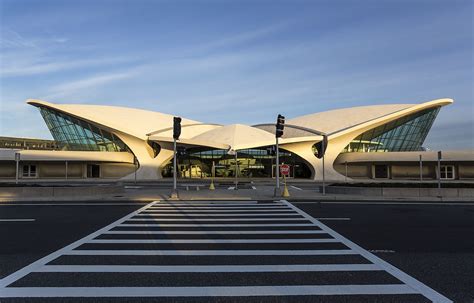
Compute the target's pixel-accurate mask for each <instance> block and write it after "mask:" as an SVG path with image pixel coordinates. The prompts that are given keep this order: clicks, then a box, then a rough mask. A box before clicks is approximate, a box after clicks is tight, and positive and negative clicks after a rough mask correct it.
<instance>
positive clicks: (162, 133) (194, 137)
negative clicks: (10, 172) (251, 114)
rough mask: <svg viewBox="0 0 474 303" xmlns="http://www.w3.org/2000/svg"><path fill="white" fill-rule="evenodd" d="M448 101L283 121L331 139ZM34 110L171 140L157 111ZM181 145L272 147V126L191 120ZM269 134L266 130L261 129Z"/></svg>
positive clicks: (167, 122)
mask: <svg viewBox="0 0 474 303" xmlns="http://www.w3.org/2000/svg"><path fill="white" fill-rule="evenodd" d="M452 102H453V100H452V99H438V100H433V101H429V102H425V103H421V104H390V105H375V106H360V107H353V108H343V109H336V110H331V111H327V112H321V113H314V114H309V115H305V116H300V117H296V118H292V119H289V120H287V122H286V123H287V124H293V125H297V126H301V127H305V128H308V129H314V130H317V131H321V132H324V133H327V134H329V135H330V137H333V136H339V135H342V134H344V133H345V132H349V131H354V130H357V129H359V128H362V127H367V126H370V125H371V124H374V125H376V124H380V123H387V122H388V121H391V120H394V119H398V118H399V117H401V116H405V115H409V114H411V113H414V112H417V111H420V110H424V109H427V108H432V107H438V106H443V105H447V104H450V103H452ZM28 103H29V104H31V105H34V106H39V107H41V106H44V107H49V108H52V109H56V110H59V111H62V112H64V113H67V114H70V115H73V116H76V117H79V118H81V119H85V120H88V121H91V122H93V123H96V124H100V125H102V126H104V127H105V128H109V129H114V130H117V131H120V132H123V133H127V134H130V135H133V136H135V137H138V138H141V139H144V140H145V139H147V138H148V139H150V140H155V141H166V142H169V141H170V140H171V141H172V126H173V116H172V115H168V114H163V113H159V112H152V111H147V110H142V109H134V108H127V107H117V106H103V105H78V104H53V103H49V102H46V101H41V100H33V99H30V100H28ZM181 123H182V125H183V127H182V134H181V137H180V139H181V141H182V143H186V144H194V145H206V146H213V147H216V148H226V147H229V148H232V149H245V148H252V147H258V146H265V145H271V144H274V141H275V137H274V134H272V132H271V131H272V130H274V126H272V125H271V124H267V125H262V126H257V127H252V126H247V125H242V124H232V125H227V126H220V125H215V124H205V123H200V122H197V121H194V120H189V119H184V118H183V120H182V122H181ZM265 129H267V130H265ZM320 139H321V138H320V136H315V135H313V134H311V133H308V132H301V131H300V132H295V131H294V130H293V131H292V129H291V128H289V127H288V128H285V137H284V138H282V140H281V143H282V144H285V143H292V142H302V141H312V140H320Z"/></svg>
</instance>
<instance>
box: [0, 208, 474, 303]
mask: <svg viewBox="0 0 474 303" xmlns="http://www.w3.org/2000/svg"><path fill="white" fill-rule="evenodd" d="M21 204H22V205H19V203H10V204H9V205H5V204H3V205H1V206H0V241H1V243H2V245H1V246H0V260H1V262H0V264H1V266H0V278H5V277H7V276H8V275H10V274H12V273H13V272H15V271H17V270H19V269H21V268H24V267H25V266H28V265H29V264H31V263H32V262H34V261H35V260H38V259H40V258H42V257H44V256H47V255H49V254H51V253H53V252H54V251H56V250H58V249H61V248H63V247H65V246H67V245H68V244H70V243H72V242H74V241H76V240H79V239H81V238H83V237H85V236H87V235H90V234H91V233H93V232H96V231H97V230H99V229H101V228H103V227H104V226H106V225H108V224H111V223H112V222H114V221H116V220H118V219H120V218H122V217H124V216H126V215H127V214H130V213H131V212H133V211H136V210H138V209H139V208H141V207H143V206H144V205H145V204H143V203H135V202H123V203H110V204H103V203H98V202H94V201H91V202H90V203H64V205H60V204H61V203H58V202H55V203H54V205H53V204H43V205H39V203H34V204H35V205H28V203H26V202H22V203H21ZM32 204H33V203H32ZM293 204H294V205H295V206H296V207H298V208H299V209H301V210H303V211H304V212H306V213H307V214H309V215H311V216H312V217H314V218H318V220H319V222H322V223H323V224H325V225H327V226H329V227H330V228H332V229H334V230H335V231H336V232H337V233H339V234H341V235H342V236H343V237H345V238H346V239H349V240H350V241H352V242H354V243H356V244H358V245H360V246H361V247H362V248H364V249H365V250H367V251H370V252H372V253H374V254H375V255H376V256H378V257H380V258H381V259H383V260H385V261H387V262H389V263H390V264H392V265H394V266H396V267H397V268H398V269H400V270H401V271H403V272H405V273H407V274H408V275H410V276H411V277H413V278H415V279H417V280H419V281H420V282H422V283H424V284H426V285H427V286H428V287H429V288H431V289H433V290H435V291H437V292H439V293H441V294H442V295H444V296H446V297H448V298H449V299H451V300H454V301H455V302H470V303H471V302H473V301H474V237H473V235H474V206H472V205H435V204H411V205H410V204H406V203H400V204H396V203H394V204H383V205H377V204H373V203H370V204H364V203H335V202H327V203H325V202H323V203H310V202H301V203H298V202H297V201H294V203H293ZM268 213H269V214H276V213H278V212H272V211H269V212H268ZM135 218H139V217H135ZM142 218H143V217H142ZM145 218H146V217H145ZM186 218H188V217H186ZM219 218H220V219H221V220H225V221H224V222H222V223H224V224H242V223H243V224H252V223H258V222H259V221H255V220H254V221H249V220H250V219H258V218H260V217H258V216H253V217H248V218H247V219H245V220H247V221H242V219H240V220H241V221H237V220H236V219H237V218H238V217H237V216H235V217H229V216H228V217H212V218H209V217H206V216H204V217H201V219H207V220H208V221H202V222H201V223H210V224H216V223H219V222H217V221H216V219H219ZM295 218H296V217H295V216H294V215H289V216H272V217H271V221H269V220H268V218H267V219H266V221H265V222H266V223H272V224H293V223H298V221H297V220H294V221H293V219H295ZM18 219H23V220H22V221H9V220H18ZM167 219H168V220H176V219H177V217H174V216H170V217H168V218H167ZM232 219H234V221H231V220H232ZM6 220H8V221H6ZM131 223H134V224H139V223H148V222H147V221H143V222H142V221H137V222H131ZM171 223H177V222H175V221H171ZM260 223H261V222H260ZM114 229H117V230H118V231H120V230H121V229H122V230H125V229H127V230H133V229H139V228H138V227H137V228H135V227H114ZM215 229H216V228H214V227H212V228H200V229H199V230H201V231H202V230H204V231H205V232H206V233H208V232H209V230H215ZM217 229H218V230H219V232H220V233H221V234H220V235H213V236H212V239H224V240H225V239H227V240H232V239H241V238H242V235H239V234H237V235H236V234H232V233H231V232H232V230H234V229H235V228H234V227H225V226H223V227H219V228H217ZM267 229H273V230H280V231H281V230H283V229H284V230H291V229H298V230H302V229H308V230H312V229H313V228H312V227H270V228H267ZM316 229H319V227H318V228H316ZM147 230H153V227H147ZM171 230H174V231H179V230H183V228H182V227H172V228H171ZM239 230H247V231H252V230H255V227H240V228H239ZM229 231H230V232H229ZM127 237H128V236H125V237H124V235H122V234H118V235H115V234H98V235H97V238H96V239H99V240H102V241H103V240H106V241H107V240H112V242H113V241H114V240H118V241H116V242H120V240H121V239H128V238H127ZM203 237H204V239H207V238H208V237H210V236H209V235H207V234H206V235H205V236H202V235H194V236H193V235H186V236H183V235H179V234H178V235H171V236H170V235H166V236H164V237H160V236H159V235H156V236H155V235H153V236H150V235H149V234H145V235H134V237H133V239H138V240H146V241H148V240H153V241H155V240H156V239H158V240H159V239H162V240H163V239H164V240H166V239H171V240H173V241H174V242H173V243H167V244H166V243H165V244H157V243H111V244H103V243H100V241H99V243H83V244H81V246H80V248H81V249H84V250H91V251H95V250H100V249H101V247H103V245H108V246H109V247H108V249H114V250H123V249H128V250H130V249H131V250H149V249H162V250H169V251H172V250H175V249H178V248H179V249H184V250H188V249H193V250H203V249H214V250H222V251H227V250H240V249H245V250H252V249H253V250H269V249H272V250H286V251H291V250H302V249H329V250H333V249H341V248H344V247H343V246H344V245H342V244H341V243H330V242H329V243H318V242H317V241H318V240H316V241H313V242H314V243H298V242H299V241H298V240H299V239H303V238H304V239H306V238H310V239H311V240H312V239H323V240H324V239H326V238H328V237H329V236H327V235H326V234H317V233H316V234H311V235H309V237H308V235H302V234H289V235H281V234H276V235H266V236H265V238H268V239H292V240H293V241H296V242H297V243H277V244H275V243H268V244H262V243H251V242H252V241H247V242H248V243H219V244H216V243H192V244H188V243H179V240H183V239H191V240H192V239H202V238H203ZM245 238H246V239H247V240H257V241H259V240H258V239H260V238H261V237H259V236H258V235H252V234H246V235H245ZM176 240H178V242H176ZM146 241H141V242H146ZM153 241H152V242H153ZM139 242H140V241H139ZM230 242H232V241H230ZM283 242H285V241H283ZM289 263H292V264H309V263H311V264H326V265H331V264H353V263H355V264H366V263H367V260H365V258H364V257H363V256H360V255H346V256H324V255H322V256H321V255H319V256H312V255H308V256H305V255H295V256H291V255H269V256H239V257H235V256H228V255H227V256H226V255H220V256H186V257H185V258H183V256H176V255H175V256H173V255H168V256H155V257H153V258H142V257H137V256H129V255H120V256H114V257H110V256H107V255H105V256H98V255H81V256H75V255H61V256H58V257H57V258H54V259H53V260H52V262H51V263H48V265H70V264H81V265H84V264H88V265H96V264H102V265H104V264H105V265H123V264H135V265H145V266H156V265H158V266H164V265H167V266H170V265H171V266H172V265H178V264H179V265H193V266H194V265H205V266H207V265H226V266H228V265H266V266H268V265H275V264H289ZM226 270H228V269H226ZM395 280H396V279H395ZM395 280H394V277H393V276H391V275H388V274H387V273H386V272H383V271H374V272H372V271H367V272H351V273H350V274H341V273H340V272H312V271H306V272H283V273H274V272H272V273H268V272H251V273H229V272H225V274H224V273H218V272H216V273H212V272H211V273H206V274H202V273H191V274H190V273H172V274H171V273H168V272H167V273H157V272H153V273H147V275H146V277H145V276H144V275H143V273H114V274H112V275H111V274H104V273H101V272H94V273H90V272H87V273H70V272H65V273H57V272H40V273H39V272H32V273H29V274H28V275H26V276H25V277H23V278H21V279H18V281H15V282H14V283H13V285H15V286H18V287H25V286H31V285H34V286H41V287H45V286H46V287H54V286H61V287H64V286H71V287H72V286H76V287H77V286H109V287H117V286H143V287H148V286H157V285H159V286H191V285H192V286H200V287H203V286H208V285H230V286H248V285H250V286H252V285H273V286H274V285H302V284H307V283H309V281H310V282H311V283H316V284H318V285H340V284H343V285H349V284H351V283H352V284H361V285H372V284H379V283H382V284H384V283H385V284H393V283H395V282H394V281H395ZM0 281H1V280H0ZM98 281H100V283H99V282H98ZM96 282H97V283H99V284H97V283H96ZM173 283H174V284H173ZM318 300H319V301H321V302H327V301H328V300H329V301H332V302H374V301H377V302H429V300H427V299H426V298H424V297H421V296H419V295H400V296H396V295H395V296H394V295H391V296H386V295H372V296H365V295H355V296H354V295H353V296H350V297H347V296H324V297H323V299H321V297H315V296H273V295H269V296H266V297H245V296H241V297H234V298H229V297H227V298H222V297H221V298H214V299H213V300H209V298H192V299H189V298H188V299H186V298H175V299H173V302H318ZM4 301H5V302H10V301H11V302H30V301H31V302H77V301H78V299H77V298H76V299H64V298H55V299H52V298H48V299H25V298H22V299H5V298H1V289H0V302H4ZM80 301H84V302H104V301H106V302H112V301H113V302H130V301H133V302H149V301H150V298H148V299H135V300H131V298H126V299H125V298H122V299H120V298H114V299H111V298H100V299H95V298H88V299H81V300H80ZM155 301H156V302H170V301H171V300H170V298H164V299H163V298H162V299H154V300H153V302H155Z"/></svg>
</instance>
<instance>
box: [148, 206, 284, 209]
mask: <svg viewBox="0 0 474 303" xmlns="http://www.w3.org/2000/svg"><path fill="white" fill-rule="evenodd" d="M160 209H164V210H173V209H175V210H200V209H210V210H215V209H216V207H211V206H196V207H189V206H186V207H173V206H162V207H150V208H149V210H160ZM218 209H219V210H220V209H222V210H252V209H263V210H272V209H288V207H286V206H271V205H269V206H235V207H234V206H233V207H219V208H218Z"/></svg>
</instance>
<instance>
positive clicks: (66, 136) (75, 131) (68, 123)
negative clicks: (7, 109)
mask: <svg viewBox="0 0 474 303" xmlns="http://www.w3.org/2000/svg"><path fill="white" fill-rule="evenodd" d="M40 112H41V115H42V116H43V119H44V121H45V122H46V125H47V126H48V128H49V131H50V132H51V135H52V136H53V138H54V140H55V141H56V142H57V144H58V145H59V146H60V147H61V149H64V150H75V151H109V152H125V151H128V149H127V146H126V145H125V143H123V142H122V140H120V139H119V138H117V137H116V136H114V135H113V134H112V133H110V132H108V131H105V130H103V129H100V128H98V127H97V126H95V125H92V124H90V123H88V122H85V121H83V120H79V119H77V118H74V117H72V116H68V115H66V114H64V113H61V112H58V111H55V110H53V109H49V108H45V107H40Z"/></svg>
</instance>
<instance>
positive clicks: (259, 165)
mask: <svg viewBox="0 0 474 303" xmlns="http://www.w3.org/2000/svg"><path fill="white" fill-rule="evenodd" d="M275 158H276V156H275V152H274V151H273V148H272V147H271V146H267V147H261V148H253V149H242V150H238V151H237V163H236V159H235V155H229V154H227V150H223V149H211V148H205V147H196V148H188V149H179V150H178V159H177V160H178V161H177V163H178V166H177V168H178V169H177V172H178V176H180V177H181V178H208V177H211V176H212V167H213V166H214V169H215V176H216V177H222V178H232V177H235V175H236V173H237V176H238V177H239V178H265V177H272V176H274V173H273V170H274V169H275V165H276V160H275ZM172 163H173V162H172V160H171V161H170V163H169V164H168V165H166V166H165V167H164V168H163V173H162V174H163V177H172V176H173V166H172ZM283 163H284V164H288V165H289V166H290V176H291V177H295V178H310V177H311V170H310V168H309V167H308V165H307V164H306V162H305V161H304V160H303V159H302V158H300V157H299V156H297V155H296V154H294V153H291V152H288V151H285V150H282V149H280V164H283ZM236 164H237V165H236Z"/></svg>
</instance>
